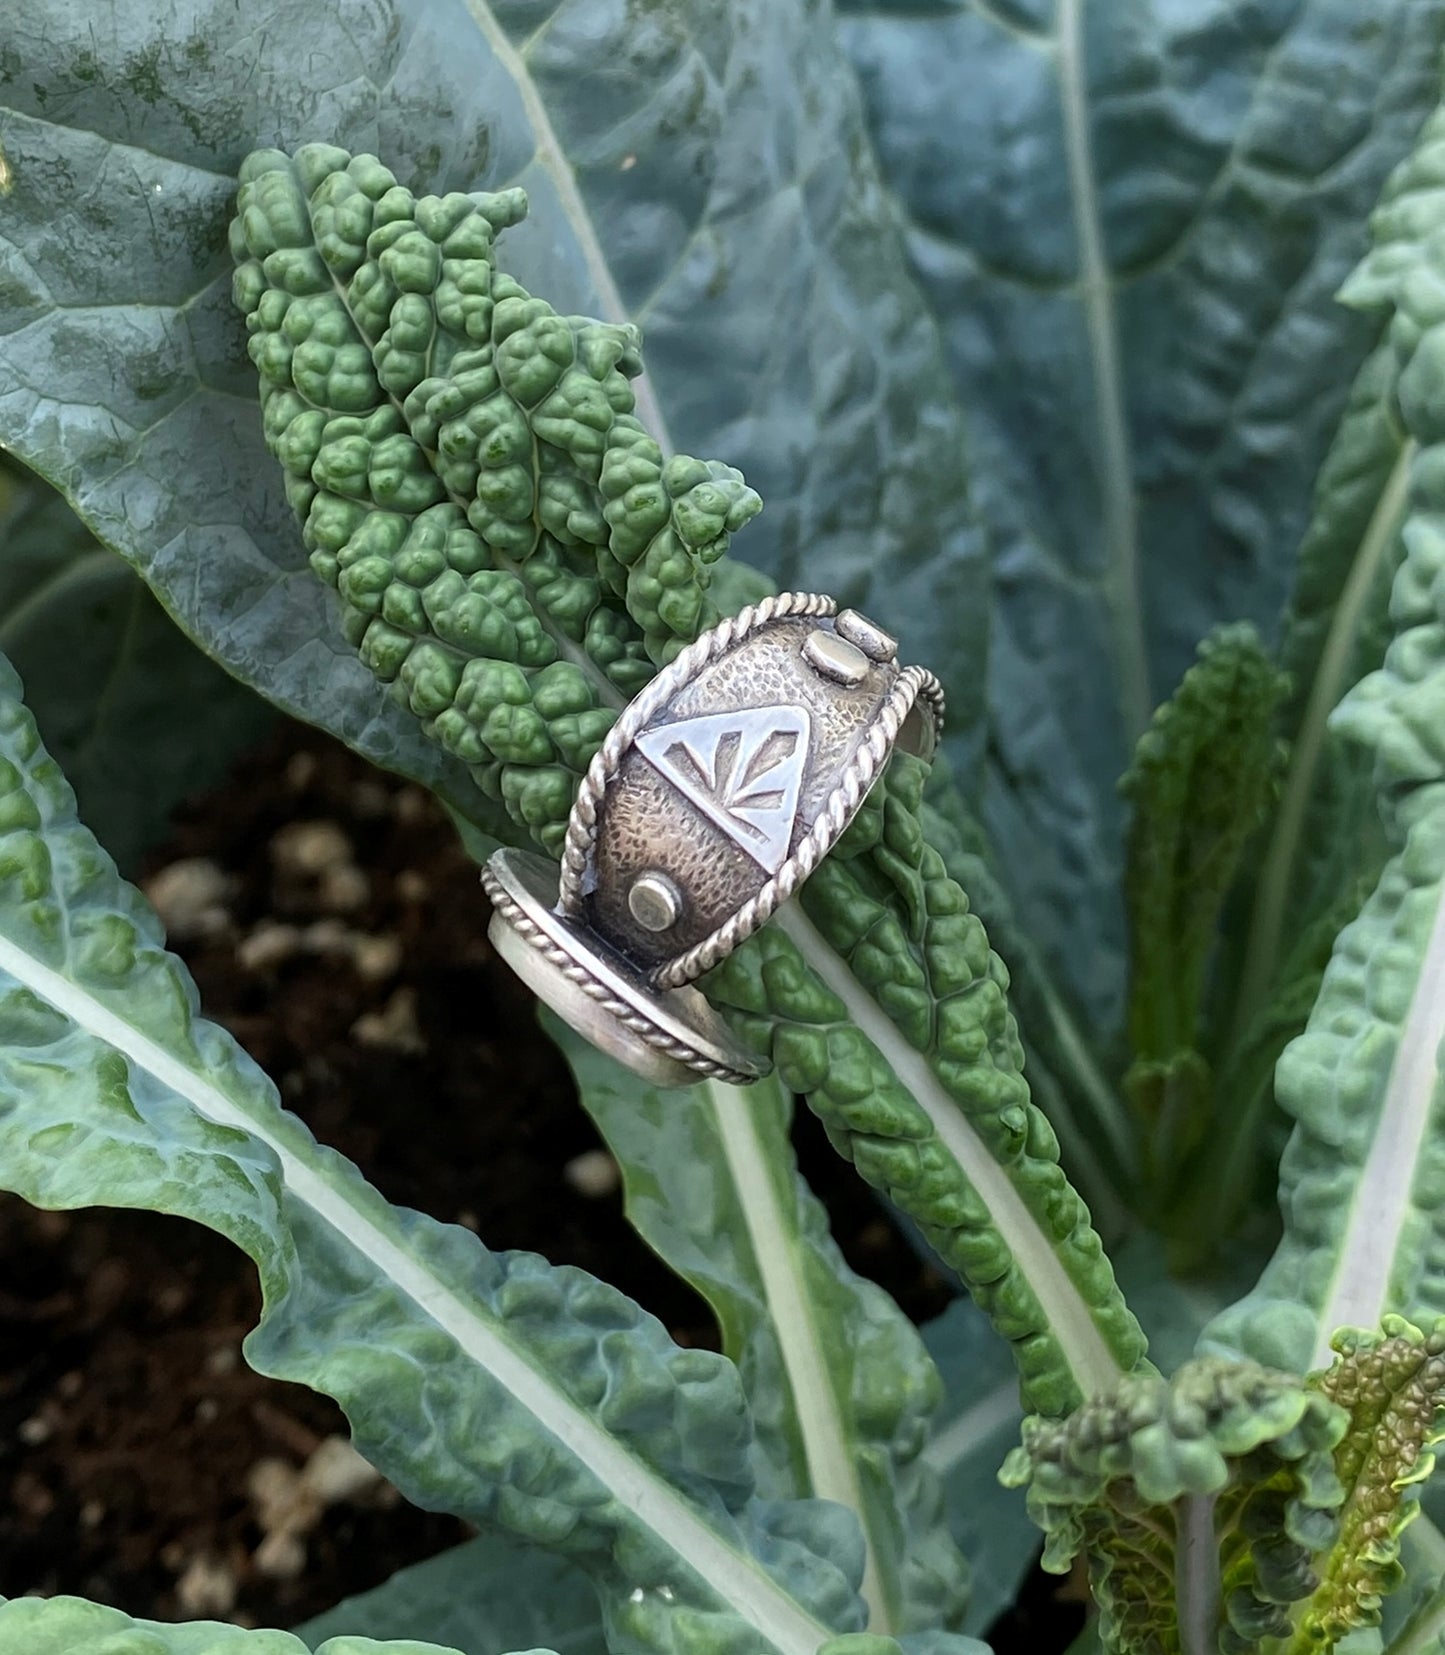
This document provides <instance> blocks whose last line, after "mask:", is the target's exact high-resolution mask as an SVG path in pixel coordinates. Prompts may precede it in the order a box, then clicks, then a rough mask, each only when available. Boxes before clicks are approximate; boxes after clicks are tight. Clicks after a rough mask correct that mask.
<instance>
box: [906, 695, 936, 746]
mask: <svg viewBox="0 0 1445 1655" xmlns="http://www.w3.org/2000/svg"><path fill="white" fill-rule="evenodd" d="M898 745H899V746H900V747H901V748H902V749H903V751H904V752H905V753H912V754H913V755H914V757H915V758H920V759H931V758H932V757H933V749H934V748H935V747H936V746H937V745H938V726H937V723H936V722H935V720H934V717H933V714H932V712H931V711H929V710H927V709H925V708H924V706H923V704H922V703H921V702H918V701H915V702H914V703H913V705H912V706H911V707H910V708H909V709H908V714H907V716H906V717H905V718H904V720H903V725H902V727H901V728H900V730H899V732H898Z"/></svg>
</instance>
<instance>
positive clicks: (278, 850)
mask: <svg viewBox="0 0 1445 1655" xmlns="http://www.w3.org/2000/svg"><path fill="white" fill-rule="evenodd" d="M271 860H272V861H273V862H274V863H275V864H276V868H277V870H278V871H279V872H281V873H288V874H301V875H302V876H303V877H308V878H312V879H316V878H319V877H320V876H321V875H322V874H324V873H326V872H327V871H328V870H329V869H332V868H335V867H344V866H346V865H347V864H349V863H350V862H351V861H352V849H351V840H350V839H349V838H347V836H346V833H345V831H344V830H343V829H342V828H341V826H340V825H339V824H338V823H336V822H288V823H287V824H286V826H285V827H283V828H280V829H278V831H277V832H276V834H275V835H274V837H273V838H272V840H271Z"/></svg>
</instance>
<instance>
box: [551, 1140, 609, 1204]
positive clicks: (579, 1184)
mask: <svg viewBox="0 0 1445 1655" xmlns="http://www.w3.org/2000/svg"><path fill="white" fill-rule="evenodd" d="M562 1176H563V1178H565V1179H566V1180H567V1183H568V1184H569V1185H570V1186H571V1187H572V1188H573V1189H574V1190H576V1191H577V1193H578V1195H581V1196H585V1197H586V1198H587V1199H588V1200H589V1201H601V1200H604V1199H605V1198H606V1197H607V1196H609V1195H613V1194H615V1193H616V1191H617V1189H618V1187H619V1185H620V1184H621V1183H622V1174H621V1172H620V1171H619V1170H618V1166H617V1162H616V1161H614V1160H613V1159H612V1157H611V1156H610V1155H609V1154H608V1153H607V1151H606V1150H605V1149H585V1150H583V1152H582V1153H581V1154H580V1155H574V1156H573V1157H572V1159H571V1160H570V1161H568V1163H567V1164H566V1166H564V1167H563V1168H562Z"/></svg>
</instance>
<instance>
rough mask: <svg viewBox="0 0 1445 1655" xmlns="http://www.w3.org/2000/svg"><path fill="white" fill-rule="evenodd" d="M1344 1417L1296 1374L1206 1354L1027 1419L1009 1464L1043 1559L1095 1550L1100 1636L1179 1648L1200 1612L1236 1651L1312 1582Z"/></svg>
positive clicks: (1335, 1494) (1141, 1648)
mask: <svg viewBox="0 0 1445 1655" xmlns="http://www.w3.org/2000/svg"><path fill="white" fill-rule="evenodd" d="M1345 1428H1346V1415H1345V1413H1344V1411H1343V1409H1341V1408H1339V1407H1337V1406H1335V1405H1334V1404H1333V1403H1332V1402H1331V1401H1329V1400H1328V1399H1327V1398H1326V1397H1325V1396H1323V1395H1322V1394H1320V1393H1319V1392H1317V1391H1312V1390H1310V1389H1308V1388H1306V1386H1305V1385H1304V1384H1303V1383H1302V1382H1301V1381H1300V1380H1298V1379H1296V1378H1294V1377H1292V1376H1290V1375H1287V1374H1282V1373H1275V1372H1273V1371H1271V1370H1270V1369H1267V1368H1262V1367H1259V1366H1257V1365H1255V1364H1254V1363H1247V1362H1231V1361H1225V1360H1220V1359H1217V1358H1212V1357H1199V1358H1195V1359H1194V1360H1192V1361H1190V1362H1187V1363H1185V1364H1184V1365H1183V1366H1182V1367H1181V1368H1180V1369H1179V1370H1178V1372H1176V1373H1175V1374H1174V1375H1173V1376H1172V1378H1170V1379H1167V1380H1166V1379H1163V1378H1161V1377H1159V1376H1158V1375H1155V1374H1131V1375H1129V1376H1128V1377H1126V1378H1125V1379H1124V1380H1122V1381H1121V1382H1120V1384H1119V1386H1118V1388H1117V1389H1116V1391H1115V1392H1114V1393H1113V1394H1112V1395H1110V1396H1104V1397H1095V1398H1093V1399H1091V1400H1090V1401H1088V1402H1086V1403H1085V1404H1084V1406H1083V1407H1081V1408H1080V1409H1078V1410H1077V1411H1076V1412H1075V1413H1073V1414H1072V1415H1070V1417H1069V1418H1068V1419H1066V1420H1061V1421H1046V1420H1041V1419H1027V1420H1025V1421H1024V1427H1023V1443H1022V1445H1021V1446H1020V1447H1018V1448H1016V1449H1015V1450H1014V1451H1013V1452H1012V1453H1011V1454H1010V1455H1009V1458H1008V1459H1007V1460H1006V1461H1005V1464H1004V1468H1003V1470H1002V1472H1001V1473H1000V1478H1001V1480H1002V1481H1003V1482H1004V1483H1005V1484H1006V1485H1007V1486H1010V1487H1025V1488H1026V1489H1027V1500H1028V1507H1029V1512H1030V1514H1031V1515H1032V1516H1033V1518H1034V1520H1035V1521H1036V1522H1037V1523H1038V1524H1039V1526H1040V1527H1041V1528H1042V1529H1043V1531H1044V1535H1045V1546H1044V1567H1045V1568H1047V1569H1050V1570H1053V1571H1055V1572H1057V1573H1064V1572H1066V1571H1067V1570H1068V1568H1069V1567H1070V1565H1071V1563H1072V1562H1073V1559H1074V1558H1075V1557H1076V1556H1078V1555H1079V1554H1080V1553H1084V1552H1086V1553H1087V1554H1088V1558H1089V1567H1090V1575H1091V1579H1092V1582H1093V1588H1094V1595H1095V1598H1096V1599H1097V1601H1098V1604H1099V1608H1100V1614H1101V1617H1102V1619H1101V1630H1102V1633H1103V1642H1104V1647H1105V1648H1106V1649H1109V1650H1119V1651H1127V1652H1128V1655H1179V1652H1180V1651H1181V1650H1182V1649H1183V1648H1184V1647H1185V1645H1184V1643H1183V1642H1182V1641H1181V1637H1182V1635H1181V1631H1180V1622H1181V1619H1182V1618H1184V1617H1185V1616H1186V1615H1191V1614H1197V1615H1199V1616H1202V1617H1203V1618H1204V1619H1205V1620H1206V1621H1208V1622H1210V1623H1211V1624H1210V1625H1209V1626H1208V1627H1206V1636H1207V1637H1208V1638H1209V1639H1210V1640H1211V1641H1212V1642H1213V1643H1215V1644H1216V1645H1217V1647H1218V1648H1219V1649H1221V1650H1222V1651H1224V1652H1225V1655H1230V1652H1239V1655H1242V1652H1243V1651H1244V1650H1246V1649H1253V1648H1256V1647H1257V1644H1258V1641H1259V1640H1260V1639H1262V1638H1264V1637H1266V1636H1275V1637H1278V1636H1281V1635H1283V1634H1285V1633H1287V1632H1288V1631H1289V1627H1290V1620H1289V1614H1288V1605H1290V1604H1291V1603H1294V1602H1298V1601H1299V1600H1300V1599H1302V1598H1304V1597H1306V1596H1308V1594H1309V1592H1310V1591H1311V1590H1312V1589H1313V1587H1314V1585H1315V1576H1314V1575H1313V1573H1312V1572H1311V1569H1310V1558H1311V1556H1312V1554H1313V1553H1314V1552H1316V1551H1318V1550H1319V1549H1321V1548H1322V1547H1323V1546H1324V1545H1327V1544H1328V1543H1329V1541H1330V1540H1331V1538H1332V1537H1333V1534H1334V1526H1333V1522H1334V1519H1333V1513H1334V1512H1335V1510H1336V1509H1337V1507H1338V1506H1339V1503H1340V1498H1341V1489H1340V1485H1339V1481H1338V1479H1337V1476H1336V1473H1335V1468H1334V1450H1335V1447H1336V1444H1337V1443H1338V1442H1339V1440H1340V1438H1341V1436H1342V1434H1343V1433H1344V1430H1345ZM1201 1580H1202V1581H1203V1582H1206V1583H1208V1589H1207V1590H1201V1589H1200V1584H1199V1583H1200V1582H1201ZM1193 1647H1196V1648H1203V1647H1205V1644H1203V1643H1196V1644H1195V1645H1194V1646H1193Z"/></svg>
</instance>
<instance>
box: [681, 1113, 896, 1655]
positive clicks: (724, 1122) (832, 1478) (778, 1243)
mask: <svg viewBox="0 0 1445 1655" xmlns="http://www.w3.org/2000/svg"><path fill="white" fill-rule="evenodd" d="M766 1084H771V1085H774V1086H775V1085H776V1082H769V1083H766ZM707 1091H708V1093H709V1095H710V1097H711V1100H712V1104H713V1112H714V1115H715V1118H716V1120H717V1125H718V1138H719V1141H720V1142H721V1144H722V1146H723V1154H724V1157H725V1158H726V1160H727V1163H728V1171H729V1173H730V1174H731V1175H732V1180H733V1184H734V1187H735V1188H736V1191H737V1196H738V1208H739V1211H740V1212H741V1213H742V1215H743V1222H744V1224H745V1226H746V1228H747V1232H748V1236H749V1239H750V1240H751V1242H752V1247H753V1256H754V1258H755V1259H756V1261H757V1266H758V1277H759V1280H760V1281H761V1284H762V1289H763V1301H764V1303H765V1304H766V1305H767V1309H768V1316H769V1319H770V1320H771V1321H772V1324H773V1332H774V1336H775V1337H776V1339H777V1341H778V1350H779V1353H780V1354H781V1356H782V1359H783V1369H784V1371H785V1372H786V1374H787V1377H788V1389H789V1391H790V1393H791V1396H792V1402H793V1410H792V1411H793V1418H794V1420H795V1421H796V1422H797V1427H798V1435H799V1437H800V1439H801V1441H802V1445H803V1459H804V1462H805V1463H806V1466H807V1470H808V1480H809V1485H810V1487H811V1489H812V1492H813V1493H814V1494H816V1495H818V1496H820V1497H821V1498H822V1499H825V1500H836V1501H837V1502H838V1503H839V1504H840V1505H845V1506H847V1507H848V1508H849V1509H850V1510H851V1511H853V1512H854V1513H855V1514H856V1515H857V1518H858V1521H859V1522H860V1523H861V1524H862V1526H863V1533H864V1538H865V1539H866V1541H867V1550H866V1552H865V1555H864V1573H863V1586H862V1593H863V1601H864V1602H865V1603H866V1604H867V1605H868V1611H869V1618H868V1630H869V1631H870V1632H879V1633H891V1632H892V1631H893V1630H894V1627H893V1622H892V1617H891V1615H890V1614H889V1608H888V1597H887V1595H886V1594H885V1592H884V1589H883V1583H882V1579H881V1577H880V1575H879V1571H878V1556H879V1552H880V1550H881V1548H880V1547H879V1546H878V1545H877V1544H876V1542H875V1540H874V1536H873V1528H872V1524H871V1523H870V1522H869V1512H868V1508H867V1506H866V1505H865V1503H864V1500H863V1490H862V1485H861V1484H860V1482H859V1479H858V1470H857V1466H856V1465H855V1463H854V1459H853V1455H852V1453H851V1452H850V1450H849V1447H848V1443H847V1440H846V1431H845V1427H844V1423H843V1419H842V1415H841V1409H840V1407H839V1403H838V1397H837V1394H836V1392H835V1390H834V1388H833V1385H832V1384H831V1382H830V1380H829V1377H828V1365H827V1361H826V1359H825V1357H824V1353H823V1351H824V1340H823V1337H822V1333H821V1330H820V1329H819V1327H818V1325H817V1321H816V1319H815V1316H814V1305H813V1301H812V1300H811V1299H810V1298H809V1296H808V1293H807V1289H806V1284H805V1283H804V1282H803V1281H802V1280H801V1279H800V1278H801V1274H802V1259H801V1256H800V1255H801V1250H802V1248H803V1247H805V1246H806V1241H805V1240H804V1238H803V1236H802V1234H801V1232H800V1230H799V1229H798V1227H796V1226H790V1225H789V1224H788V1223H787V1221H786V1219H785V1217H784V1215H783V1210H782V1206H781V1204H780V1201H779V1197H778V1191H777V1188H776V1186H775V1185H774V1183H773V1179H772V1176H771V1173H770V1171H769V1168H768V1164H767V1160H766V1157H765V1155H764V1154H763V1150H762V1146H761V1144H760V1143H759V1141H758V1132H757V1128H756V1127H755V1125H754V1123H753V1111H752V1101H751V1100H750V1099H749V1098H748V1096H747V1095H746V1093H745V1092H743V1091H742V1089H741V1088H739V1087H736V1086H728V1085H726V1084H724V1083H723V1082H722V1081H713V1082H710V1083H707Z"/></svg>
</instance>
